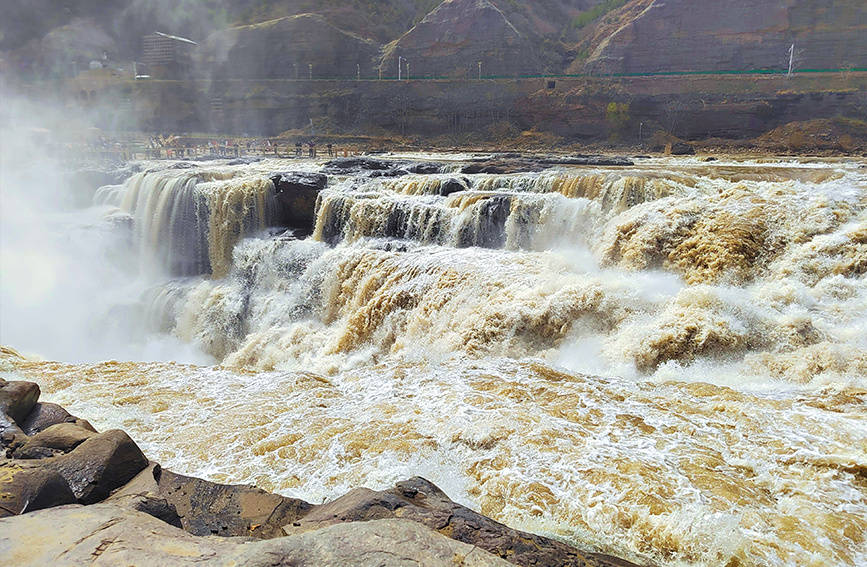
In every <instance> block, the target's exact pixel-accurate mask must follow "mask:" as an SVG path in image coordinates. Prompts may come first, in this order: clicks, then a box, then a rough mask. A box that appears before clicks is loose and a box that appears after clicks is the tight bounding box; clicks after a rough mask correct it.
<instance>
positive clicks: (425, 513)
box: [0, 379, 634, 567]
mask: <svg viewBox="0 0 867 567" xmlns="http://www.w3.org/2000/svg"><path fill="white" fill-rule="evenodd" d="M39 393H40V392H39V386H38V385H36V384H34V383H31V382H7V381H5V380H3V379H0V443H2V448H3V450H4V451H5V457H2V458H0V564H2V565H17V566H29V565H32V566H37V565H40V566H41V565H47V564H55V565H83V564H87V565H91V564H93V565H136V566H139V567H146V566H151V565H200V564H202V563H205V564H209V565H269V566H275V565H286V566H289V565H292V566H321V565H361V566H365V565H371V566H374V565H375V566H411V565H430V566H440V565H441V566H444V567H445V566H452V567H453V566H455V565H464V566H468V567H469V566H478V567H483V566H491V567H495V566H508V565H510V564H512V565H545V566H547V565H551V566H554V565H557V566H575V567H583V566H595V567H630V566H633V565H634V564H633V563H629V562H627V561H623V560H621V559H617V558H614V557H610V556H606V555H599V554H594V553H585V552H582V551H579V550H577V549H575V548H572V547H570V546H568V545H566V544H564V543H561V542H558V541H555V540H552V539H549V538H545V537H542V536H537V535H533V534H529V533H525V532H521V531H518V530H514V529H512V528H509V527H508V526H505V525H503V524H500V523H499V522H495V521H494V520H491V519H490V518H487V517H485V516H482V515H481V514H478V513H476V512H474V511H472V510H470V509H469V508H466V507H464V506H461V505H460V504H457V503H455V502H453V501H452V500H450V499H449V498H448V496H446V494H445V493H444V492H443V491H442V490H440V489H439V488H437V487H436V486H434V485H433V484H432V483H431V482H429V481H427V480H425V479H423V478H418V477H416V478H412V479H409V480H406V481H403V482H399V483H397V484H396V485H395V486H394V487H393V488H391V489H388V490H383V491H379V492H377V491H373V490H368V489H366V488H359V489H356V490H353V491H351V492H349V493H348V494H346V495H344V496H342V497H340V498H338V499H336V500H334V501H332V502H329V503H326V504H322V505H319V506H315V505H312V504H309V503H307V502H304V501H303V500H298V499H294V498H287V497H284V496H280V495H277V494H271V493H269V492H266V491H264V490H260V489H258V488H255V487H252V486H244V485H223V484H216V483H212V482H208V481H206V480H202V479H198V478H193V477H188V476H183V475H180V474H177V473H174V472H171V471H168V470H165V469H163V468H162V467H160V465H158V464H156V463H153V462H149V461H148V459H147V458H146V457H145V456H144V454H143V453H142V452H141V450H140V449H139V448H138V446H137V445H136V444H135V442H133V440H132V439H130V437H129V436H128V435H127V434H126V433H124V432H123V431H119V430H112V431H106V432H104V433H99V432H97V431H96V429H94V428H93V426H91V424H90V423H88V422H87V421H85V420H82V419H79V418H77V417H75V416H73V415H70V414H69V412H67V411H66V410H64V409H63V408H62V407H60V406H58V405H56V404H50V403H40V402H39V401H38V400H39Z"/></svg>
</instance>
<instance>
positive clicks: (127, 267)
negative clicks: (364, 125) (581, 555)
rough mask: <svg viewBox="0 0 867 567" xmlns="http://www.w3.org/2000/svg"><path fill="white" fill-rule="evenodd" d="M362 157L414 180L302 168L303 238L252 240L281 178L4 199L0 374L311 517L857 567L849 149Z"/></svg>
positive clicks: (193, 177) (674, 554) (215, 175)
mask: <svg viewBox="0 0 867 567" xmlns="http://www.w3.org/2000/svg"><path fill="white" fill-rule="evenodd" d="M386 157H387V158H388V159H405V160H418V161H425V162H430V161H434V162H435V163H437V164H438V171H439V173H434V174H426V175H423V174H409V175H403V176H400V177H371V176H370V175H369V172H362V173H343V174H333V173H331V174H330V175H329V182H328V186H327V188H326V189H324V190H323V191H322V192H321V193H320V195H319V198H318V203H317V209H316V223H315V227H313V231H312V234H311V235H310V236H304V235H299V234H293V233H290V232H282V231H280V230H277V229H274V228H272V225H273V224H274V223H273V220H274V215H275V212H274V211H275V210H276V207H277V205H276V204H275V195H274V191H275V189H274V185H273V183H272V182H271V181H270V180H269V176H270V175H271V173H272V172H275V171H290V170H291V171H307V172H318V171H320V170H321V169H322V167H323V166H322V163H321V162H313V161H295V160H277V159H266V160H262V161H258V162H254V163H239V164H236V165H230V164H229V162H228V161H227V160H224V161H214V162H204V163H195V164H188V163H178V162H141V163H139V164H138V165H137V168H136V169H137V170H138V172H134V171H130V172H129V174H128V175H127V176H126V179H125V180H124V181H123V182H122V183H121V184H118V185H114V186H109V187H104V188H101V189H99V190H98V191H96V193H95V194H94V196H93V205H92V206H90V207H86V208H79V209H74V210H70V209H69V208H68V207H67V208H62V209H61V210H57V211H54V212H52V213H51V215H50V216H46V215H44V214H42V213H40V212H39V211H38V207H30V209H27V207H25V206H24V205H23V204H20V205H19V202H18V201H13V203H14V206H15V209H14V210H15V212H16V214H15V215H14V218H13V217H8V216H4V221H5V223H4V224H5V225H6V233H5V235H4V240H3V247H4V249H3V253H4V254H5V256H4V266H7V267H9V266H14V268H10V269H9V270H8V272H7V274H4V276H5V277H4V280H5V281H4V284H3V294H4V297H3V303H4V307H5V308H4V310H3V313H2V314H0V323H2V327H0V330H2V335H3V338H2V343H3V344H5V345H7V346H9V347H13V348H15V349H16V350H18V351H19V352H21V353H22V354H24V355H25V356H26V357H27V360H26V361H23V360H20V359H17V358H15V357H14V356H11V355H9V356H6V357H5V358H4V359H3V361H0V364H2V365H3V366H2V368H3V369H4V372H2V373H0V375H2V376H3V377H9V376H22V375H23V376H25V377H27V378H28V379H32V380H35V381H37V382H39V383H40V385H41V386H42V388H43V391H44V392H45V399H48V400H51V401H56V402H58V403H61V404H63V405H64V406H66V407H68V408H69V409H70V411H73V412H75V413H77V414H78V415H81V416H83V417H86V418H88V419H90V420H91V421H92V422H93V423H94V424H95V425H96V426H97V427H98V428H101V429H102V428H108V427H118V428H122V429H124V430H126V431H128V432H129V433H130V435H131V436H132V437H133V438H134V439H135V440H136V441H137V442H139V443H140V444H141V446H142V448H143V450H144V451H145V453H147V454H148V455H149V457H150V458H152V459H153V460H155V461H158V462H161V463H162V464H163V466H165V467H167V468H171V469H173V470H176V471H178V472H182V473H185V474H193V475H198V476H202V477H204V478H208V479H211V480H216V481H223V482H249V483H254V484H256V485H258V486H260V487H262V488H265V489H267V490H273V491H277V492H280V493H282V494H286V495H289V496H295V497H299V498H303V499H306V500H308V501H311V502H317V503H318V502H321V501H324V500H327V499H330V498H334V497H336V496H338V495H340V494H342V493H344V492H345V491H346V490H348V489H349V488H353V487H357V486H361V485H364V486H368V487H371V488H374V489H380V488H384V487H386V486H388V485H389V484H391V483H393V482H394V481H397V480H400V479H403V478H406V477H408V476H412V475H421V476H424V477H426V478H428V479H430V480H431V481H433V482H434V483H436V484H437V485H439V486H441V487H442V488H443V489H444V490H445V491H446V492H447V493H448V494H449V495H450V496H452V497H453V498H455V499H456V500H457V501H459V502H461V503H464V504H466V505H469V506H471V507H472V508H474V509H477V510H479V511H481V512H482V513H484V514H486V515H489V516H491V517H493V518H495V519H497V520H499V521H502V522H504V523H507V524H509V525H512V526H514V527H517V528H520V529H525V530H528V531H534V532H537V533H541V534H545V535H551V536H554V537H557V538H560V539H562V540H565V541H568V542H571V543H574V544H577V545H580V546H582V547H589V548H592V549H595V550H599V551H603V552H606V553H612V554H615V555H620V556H623V557H626V558H632V559H638V560H642V559H647V560H651V561H654V562H657V563H658V564H660V565H671V566H675V565H707V566H711V565H730V566H735V565H830V564H835V565H843V564H851V565H856V564H865V563H867V535H865V534H867V476H865V475H867V379H865V377H867V280H865V276H864V274H865V272H867V169H865V167H867V166H865V161H864V160H843V159H825V160H820V159H809V160H808V159H801V160H797V159H794V158H791V159H786V160H783V159H771V158H764V159H755V158H753V159H747V158H723V159H720V160H719V161H716V162H712V163H707V162H704V161H701V160H699V159H697V158H653V159H642V160H638V162H637V164H636V165H635V166H632V167H626V168H623V167H587V166H581V167H579V166H558V167H554V168H551V169H547V170H545V171H541V172H528V173H517V174H509V175H493V174H462V173H460V169H461V164H462V163H464V162H465V160H467V159H471V158H472V157H473V156H471V155H447V154H442V155H404V156H386ZM28 179H30V178H28V177H22V178H21V179H20V180H17V179H12V181H13V182H16V181H18V182H19V186H23V185H24V183H25V182H26V181H27V180H28ZM57 183H58V184H59V185H60V186H61V187H62V184H63V179H62V176H61V178H60V179H58V180H57ZM446 186H448V187H449V188H450V189H449V190H447V191H446V190H445V189H444V187H446ZM94 189H95V188H94ZM25 197H26V195H22V196H21V201H20V202H21V203H24V202H25V201H26V198H25ZM8 202H9V201H7V203H8ZM6 209H7V213H8V211H9V210H10V209H9V207H7V208H6ZM25 210H30V212H31V213H32V214H30V215H28V214H24V211H25ZM46 219H47V222H46ZM37 226H38V229H34V227H37ZM34 243H35V244H34ZM34 276H36V277H34ZM34 282H35V283H34ZM39 282H41V283H39ZM9 306H15V307H9ZM106 361H108V362H106ZM129 361H137V362H129Z"/></svg>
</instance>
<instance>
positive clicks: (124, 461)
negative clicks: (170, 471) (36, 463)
mask: <svg viewBox="0 0 867 567" xmlns="http://www.w3.org/2000/svg"><path fill="white" fill-rule="evenodd" d="M147 464H148V460H147V458H146V457H145V456H144V454H143V453H142V452H141V449H139V448H138V446H137V445H136V444H135V443H134V442H133V440H132V439H130V438H129V436H128V435H127V434H126V433H124V432H123V431H120V430H119V429H113V430H111V431H106V432H105V433H101V434H99V435H95V436H93V437H90V438H89V439H87V440H86V441H84V442H83V443H81V444H80V445H79V446H78V447H76V448H75V449H74V450H73V451H72V452H70V453H67V454H65V455H61V456H58V457H54V458H51V459H46V461H45V463H44V465H42V466H43V467H45V468H46V469H48V470H53V471H56V472H58V473H59V474H60V475H61V476H62V477H63V478H65V479H66V481H67V482H68V483H69V487H70V488H72V492H73V493H74V494H75V497H76V498H77V499H78V501H79V502H81V503H82V504H92V503H94V502H99V501H101V500H104V499H105V498H107V497H108V495H109V494H111V491H112V490H115V489H117V488H120V487H121V486H123V485H124V484H126V483H127V482H129V481H130V480H131V479H132V478H133V477H134V476H135V475H136V474H138V473H139V472H140V471H141V470H142V469H144V468H145V467H146V466H147Z"/></svg>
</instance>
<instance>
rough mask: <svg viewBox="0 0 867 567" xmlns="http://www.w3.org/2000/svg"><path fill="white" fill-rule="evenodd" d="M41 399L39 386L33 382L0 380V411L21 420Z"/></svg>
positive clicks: (17, 420) (15, 419)
mask: <svg viewBox="0 0 867 567" xmlns="http://www.w3.org/2000/svg"><path fill="white" fill-rule="evenodd" d="M38 399H39V386H37V385H36V384H34V383H33V382H7V381H5V380H3V381H2V382H0V412H3V413H5V414H6V415H8V416H9V417H10V418H11V419H13V420H14V421H15V422H16V423H17V422H21V421H23V420H24V418H25V417H27V414H29V413H30V410H32V409H33V406H34V405H35V404H36V401H37V400H38Z"/></svg>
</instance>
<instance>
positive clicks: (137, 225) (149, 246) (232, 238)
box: [95, 169, 276, 278]
mask: <svg viewBox="0 0 867 567" xmlns="http://www.w3.org/2000/svg"><path fill="white" fill-rule="evenodd" d="M118 201H119V203H118ZM95 203H96V204H115V203H118V204H119V206H120V208H121V209H122V210H124V211H126V212H128V213H130V214H131V215H133V219H134V222H133V226H134V233H135V237H136V241H137V243H138V246H139V249H140V254H141V258H142V259H143V261H144V262H146V263H147V267H148V268H149V269H166V270H168V271H169V273H171V274H174V275H180V276H189V275H200V274H210V275H211V276H213V277H215V278H220V277H223V276H225V275H226V274H227V273H228V271H229V267H230V263H231V254H232V249H233V248H234V246H235V244H236V243H237V242H238V241H239V240H240V239H242V238H243V237H244V236H247V235H252V234H255V233H256V232H260V231H262V230H264V229H265V228H266V227H268V226H270V224H271V223H272V222H273V220H274V214H275V210H276V205H275V198H274V186H273V184H272V183H271V181H269V180H268V179H267V177H263V176H261V175H259V176H255V175H253V176H249V175H247V176H245V175H242V174H241V173H240V172H235V171H231V170H228V171H191V170H189V169H165V170H159V171H147V172H142V173H138V174H136V175H134V176H132V177H131V178H130V179H129V180H128V181H127V182H126V183H125V184H124V185H123V186H122V187H120V188H117V187H104V188H102V189H100V190H99V191H98V192H97V195H96V198H95Z"/></svg>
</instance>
